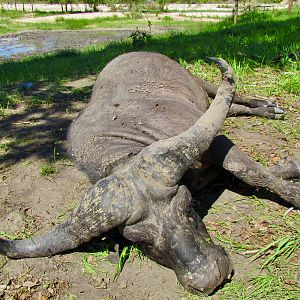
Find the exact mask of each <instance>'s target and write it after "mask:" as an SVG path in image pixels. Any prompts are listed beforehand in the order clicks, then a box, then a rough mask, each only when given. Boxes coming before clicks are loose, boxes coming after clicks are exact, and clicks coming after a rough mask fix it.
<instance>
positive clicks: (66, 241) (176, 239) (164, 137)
mask: <svg viewBox="0 0 300 300" xmlns="http://www.w3.org/2000/svg"><path fill="white" fill-rule="evenodd" d="M213 60H214V61H215V62H216V64H217V65H218V67H219V69H220V70H221V73H222V83H221V85H220V87H219V89H218V90H217V89H216V87H215V86H214V85H212V84H210V83H208V82H206V81H204V80H201V79H199V78H197V77H195V76H193V75H192V74H191V73H189V72H188V71H187V70H186V69H184V68H183V67H181V66H180V65H179V64H177V63H176V62H174V61H173V60H171V59H169V58H167V57H166V56H163V55H161V54H157V53H147V52H134V53H129V54H124V55H121V56H119V57H117V58H115V59H114V60H113V61H111V62H110V63H109V64H108V65H107V66H106V67H105V68H104V69H103V71H102V72H101V73H100V75H99V77H98V79H97V81H96V83H95V85H94V89H93V93H92V98H91V101H90V102H89V104H88V105H87V107H86V108H85V109H84V110H83V111H82V112H81V113H80V115H79V116H78V118H77V119H76V120H75V121H74V122H73V124H72V125H71V128H70V130H69V135H68V141H69V145H70V154H71V155H72V156H73V158H74V159H75V160H76V162H77V163H78V165H79V166H80V167H81V168H83V169H84V170H85V171H86V172H87V174H88V175H89V177H90V178H91V180H92V181H93V182H94V183H95V184H94V186H93V187H92V188H91V189H90V190H89V191H87V193H86V194H85V195H84V197H83V199H82V200H81V202H80V204H79V205H78V207H77V208H76V209H75V210H74V211H73V213H72V214H71V215H70V217H69V218H68V219H67V220H66V221H65V222H64V223H63V224H60V225H58V226H56V227H55V228H53V230H51V231H50V232H46V233H45V234H43V235H41V236H36V237H33V238H32V239H27V240H14V241H11V240H5V239H1V240H0V253H2V254H4V255H7V256H8V257H12V258H23V257H39V256H51V255H54V254H56V253H61V252H63V251H66V250H69V249H74V248H76V247H78V246H79V245H80V244H82V243H84V242H88V241H90V240H91V239H92V238H94V237H97V236H100V235H101V234H102V233H104V232H107V231H108V230H110V229H111V228H114V227H117V228H118V229H119V231H120V232H121V234H122V235H123V236H124V237H126V238H127V239H129V240H130V241H132V242H135V243H137V244H139V245H140V246H141V248H142V250H143V252H144V253H145V254H146V255H148V256H149V257H150V258H152V259H153V260H155V261H157V262H158V263H160V264H162V265H164V266H167V267H169V268H171V269H173V270H174V271H175V273H176V275H177V277H178V280H179V281H180V282H181V284H182V285H183V286H184V287H185V288H187V289H189V290H192V291H202V292H205V293H211V292H213V291H214V290H215V289H216V287H218V286H219V285H220V284H222V282H223V281H224V280H225V279H226V278H229V277H230V276H231V274H232V269H233V267H232V265H231V263H230V259H229V257H228V255H227V254H226V252H225V251H224V250H223V248H221V247H220V246H218V245H215V244H214V243H213V242H212V240H211V239H210V237H209V234H208V233H207V231H206V228H205V226H204V224H203V222H202V220H201V218H200V217H199V215H198V214H197V213H196V212H195V211H194V209H193V208H192V207H191V200H192V197H191V189H193V188H197V189H198V191H199V190H200V187H202V186H205V185H206V184H208V183H209V181H210V180H211V179H212V178H213V177H214V175H215V174H216V173H217V172H215V171H216V170H218V169H219V170H221V169H226V170H227V171H229V172H231V173H232V174H234V175H235V176H236V177H238V178H239V179H241V180H242V181H244V182H246V183H247V184H249V185H251V186H255V187H262V188H267V189H269V190H271V191H273V192H274V193H276V194H278V195H279V196H280V197H282V198H283V199H284V200H285V201H286V202H288V203H290V204H291V205H293V206H295V207H300V200H299V199H300V185H299V183H293V182H290V181H288V180H287V179H290V178H296V177H298V176H299V163H298V162H295V161H292V160H288V161H287V163H284V164H279V165H278V166H275V167H271V168H266V167H262V166H261V165H259V164H257V163H255V162H253V161H252V160H251V159H250V158H248V157H247V156H246V155H245V154H244V153H243V152H242V151H241V150H239V148H238V147H237V146H235V145H234V144H233V143H232V142H231V141H230V140H229V139H228V138H227V137H225V136H224V135H222V134H221V133H220V131H221V127H222V125H223V122H224V120H225V118H226V117H227V115H228V114H229V115H230V114H235V115H236V114H256V115H260V116H266V117H269V118H277V117H279V116H280V115H282V113H283V110H282V109H280V108H278V107H277V106H276V105H275V104H274V103H273V102H269V101H265V100H255V99H252V100H245V99H242V98H240V97H238V96H235V87H236V80H235V77H234V74H233V71H232V69H231V67H230V66H229V65H228V64H227V63H226V62H225V61H224V60H221V59H213ZM208 96H209V97H211V98H214V100H213V101H212V104H211V105H209V101H208ZM232 102H233V103H232ZM191 170H193V173H192V174H193V176H194V177H196V178H194V179H195V180H192V181H194V182H193V184H190V185H189V186H187V185H184V184H183V181H182V178H183V176H186V175H189V173H190V172H192V171H191ZM195 170H196V171H197V172H195ZM200 192H201V190H200Z"/></svg>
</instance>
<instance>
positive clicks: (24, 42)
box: [0, 29, 134, 60]
mask: <svg viewBox="0 0 300 300" xmlns="http://www.w3.org/2000/svg"><path fill="white" fill-rule="evenodd" d="M133 31H134V29H133V30H131V29H114V30H93V31H90V30H88V31H77V30H69V31H32V32H22V33H17V34H10V35H6V36H2V37H0V60H6V59H11V58H18V57H21V56H24V55H30V54H33V53H47V52H50V51H55V50H59V49H72V48H75V49H76V48H81V47H84V46H88V45H95V44H99V43H105V42H110V41H116V40H120V39H122V38H125V37H128V36H129V35H130V34H131V33H132V32H133Z"/></svg>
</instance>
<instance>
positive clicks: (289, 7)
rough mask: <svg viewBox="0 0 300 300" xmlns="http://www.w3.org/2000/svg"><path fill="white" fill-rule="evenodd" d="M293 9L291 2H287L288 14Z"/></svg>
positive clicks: (291, 0) (290, 0)
mask: <svg viewBox="0 0 300 300" xmlns="http://www.w3.org/2000/svg"><path fill="white" fill-rule="evenodd" d="M292 8H293V0H289V2H288V12H289V13H290V12H291V11H292Z"/></svg>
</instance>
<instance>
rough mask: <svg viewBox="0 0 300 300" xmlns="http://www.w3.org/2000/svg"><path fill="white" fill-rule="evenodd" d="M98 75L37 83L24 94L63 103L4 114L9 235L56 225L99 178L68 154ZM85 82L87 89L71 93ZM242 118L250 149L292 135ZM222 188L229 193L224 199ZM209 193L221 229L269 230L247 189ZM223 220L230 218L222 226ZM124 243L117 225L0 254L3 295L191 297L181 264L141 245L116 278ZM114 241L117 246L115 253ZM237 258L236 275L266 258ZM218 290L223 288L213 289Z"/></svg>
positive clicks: (1, 198)
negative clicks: (30, 251) (69, 246)
mask: <svg viewBox="0 0 300 300" xmlns="http://www.w3.org/2000/svg"><path fill="white" fill-rule="evenodd" d="M94 80H95V77H89V78H86V79H82V80H79V81H76V82H71V83H68V84H66V85H65V87H64V89H63V90H56V89H55V87H54V88H53V87H48V86H47V85H36V86H34V87H33V88H32V89H31V90H29V91H26V92H24V93H25V94H24V96H25V97H26V95H28V96H32V95H34V94H36V95H39V96H41V97H42V96H43V95H46V94H47V96H48V97H49V95H50V97H52V99H55V103H54V104H51V105H50V104H49V105H47V104H45V105H42V106H40V105H39V106H38V107H31V108H29V107H28V106H26V105H22V106H19V107H17V108H16V109H15V110H14V111H13V113H12V114H9V115H7V116H5V117H4V118H3V119H2V120H1V125H0V133H1V139H2V140H1V141H2V145H6V146H2V147H1V149H0V151H1V152H0V154H1V164H2V168H1V169H0V170H1V171H0V172H1V177H0V190H1V194H0V230H1V231H2V235H3V234H4V233H5V234H6V235H9V236H12V237H18V238H20V237H26V236H30V235H32V234H36V233H42V232H44V231H46V230H48V229H50V228H52V227H53V225H55V224H58V223H60V222H62V221H63V220H65V218H66V217H67V215H68V214H69V213H70V211H71V210H72V209H73V208H74V207H75V206H76V204H77V203H78V201H79V200H80V198H81V196H82V195H83V194H84V193H85V191H86V190H87V189H88V188H89V187H90V186H91V183H90V182H89V180H88V178H87V177H86V175H85V174H84V173H83V172H81V171H80V170H78V169H77V168H76V166H74V164H73V163H72V162H71V161H70V160H68V158H67V155H66V149H67V144H66V132H67V128H68V126H69V124H70V122H71V121H72V120H73V119H74V118H75V117H76V116H77V114H78V113H79V111H80V110H81V109H82V108H83V107H84V106H85V104H86V101H87V100H88V98H89V96H90V93H91V85H92V84H93V82H94ZM79 88H80V91H81V93H80V95H79V94H76V93H71V92H72V91H74V89H77V90H78V89H79ZM298 117H299V116H298ZM240 120H241V122H243V124H245V125H243V126H242V127H240V126H235V127H231V129H230V134H231V136H233V137H236V138H237V139H238V140H239V142H240V143H241V145H242V146H243V148H244V149H248V150H249V149H252V148H251V147H252V146H253V145H254V146H255V147H256V148H255V149H258V150H257V151H260V150H261V151H262V152H263V153H265V154H266V153H271V151H272V149H274V148H276V147H277V146H278V147H279V145H280V144H281V143H284V136H283V135H282V136H281V135H278V134H277V135H276V136H275V135H274V134H273V135H272V134H270V135H268V134H267V132H266V135H264V138H262V135H261V134H260V133H259V132H256V133H255V132H251V131H250V130H248V129H249V128H247V124H248V121H249V118H240ZM294 154H295V155H296V154H297V153H294ZM282 155H284V153H282ZM48 161H51V166H54V168H55V170H54V171H55V172H54V173H52V174H49V175H47V176H42V175H41V170H42V168H43V167H44V166H45V164H46V163H47V162H48ZM49 173H51V172H49ZM247 191H248V194H252V193H255V191H253V190H250V191H249V190H247ZM246 194H247V193H246ZM218 195H221V196H220V197H219V198H218V199H217V196H218ZM208 196H209V197H208ZM260 196H261V195H260ZM262 196H265V195H264V194H262ZM200 198H201V197H200ZM207 198H210V199H212V200H216V199H217V200H216V202H215V203H214V204H213V208H212V209H210V210H209V211H208V213H206V212H204V213H203V215H205V217H204V220H205V222H206V224H207V225H208V228H209V229H210V231H211V233H212V235H213V236H215V235H216V234H219V235H221V236H222V235H223V234H224V236H225V234H227V235H229V236H232V237H234V238H236V239H237V240H240V241H241V242H243V241H245V240H247V241H248V242H249V243H251V238H252V237H253V236H255V235H256V234H257V232H258V230H261V229H258V227H260V228H263V230H266V231H265V232H264V233H265V235H267V234H268V231H267V230H268V227H267V225H266V223H264V220H263V216H262V215H260V213H259V211H258V210H257V208H256V207H253V206H251V205H250V204H249V202H247V199H246V198H243V196H240V195H239V194H237V193H235V192H232V191H229V190H225V191H224V185H223V182H216V183H215V184H214V185H212V186H211V187H210V188H209V189H208V190H207V194H206V195H205V197H203V199H204V200H205V199H206V200H207ZM267 203H268V204H269V205H270V207H271V209H274V210H277V211H279V212H280V213H282V214H283V213H284V212H286V211H287V209H288V208H287V207H283V206H281V205H279V204H276V203H271V202H269V201H267ZM206 204H207V203H206ZM201 205H202V204H201ZM208 206H209V203H208ZM204 211H205V209H204ZM292 213H293V212H292ZM249 215H253V217H254V218H256V219H255V220H256V223H254V225H253V226H250V225H249V226H248V227H247V225H245V224H241V222H242V220H243V219H246V218H247V217H249ZM222 222H224V224H225V222H227V223H228V224H230V226H229V227H228V226H225V225H224V226H222ZM259 232H260V233H261V231H259ZM124 244H125V245H126V242H125V241H122V240H120V237H119V236H118V234H117V233H109V234H107V235H106V236H104V237H102V238H99V239H98V240H95V241H93V242H91V243H89V244H87V245H84V246H82V247H81V248H80V249H76V250H74V251H72V252H70V253H67V254H63V255H56V256H54V257H51V258H35V259H22V260H10V259H6V258H5V257H3V256H0V272H1V273H0V298H1V299H20V300H21V299H22V300H25V299H32V300H35V299H38V300H45V299H66V300H72V299H78V300H86V299H89V300H96V299H97V300H99V299H107V300H108V299H118V300H124V299H133V300H141V299H151V300H155V299H157V300H158V299H161V300H165V299H172V300H177V299H189V295H188V294H187V293H186V292H185V291H184V290H183V289H182V287H181V286H180V285H179V284H178V283H177V281H176V276H175V274H174V272H172V271H171V270H168V269H166V268H163V267H161V266H159V265H158V264H156V263H154V262H152V261H151V260H149V259H147V258H145V257H142V258H140V257H139V255H138V253H136V252H134V253H133V255H132V257H131V259H130V260H129V261H127V262H126V264H125V267H124V269H123V270H122V272H121V274H120V276H119V277H118V278H116V279H115V280H114V275H115V273H116V267H117V264H116V261H117V259H118V257H117V252H118V249H122V247H124ZM106 249H108V250H109V255H108V256H107V254H106V251H105V250H106ZM232 260H233V263H234V266H235V278H243V277H245V276H246V277H250V276H252V275H253V274H254V273H255V272H257V271H256V267H257V264H258V262H252V260H251V258H248V257H247V256H245V255H239V254H232ZM253 272H254V273H253ZM219 295H220V294H219ZM218 298H219V296H218V294H217V295H216V296H213V297H212V299H218Z"/></svg>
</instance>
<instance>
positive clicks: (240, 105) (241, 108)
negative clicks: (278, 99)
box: [197, 77, 285, 119]
mask: <svg viewBox="0 0 300 300" xmlns="http://www.w3.org/2000/svg"><path fill="white" fill-rule="evenodd" d="M197 78H198V77H197ZM198 79H199V82H200V83H199V84H200V85H201V86H202V87H203V88H204V89H205V91H206V93H207V95H208V96H209V97H210V98H211V99H214V98H215V96H216V93H217V90H218V88H217V86H216V85H214V84H213V83H211V82H209V81H206V80H203V79H201V78H198ZM284 113H285V111H284V110H283V109H282V108H280V107H278V105H277V104H276V103H275V102H273V101H269V100H264V99H257V98H242V97H240V96H238V95H235V96H234V98H233V104H232V105H231V108H230V110H229V114H228V115H229V116H237V115H253V116H259V117H266V118H269V119H281V118H282V117H283V116H284Z"/></svg>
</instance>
